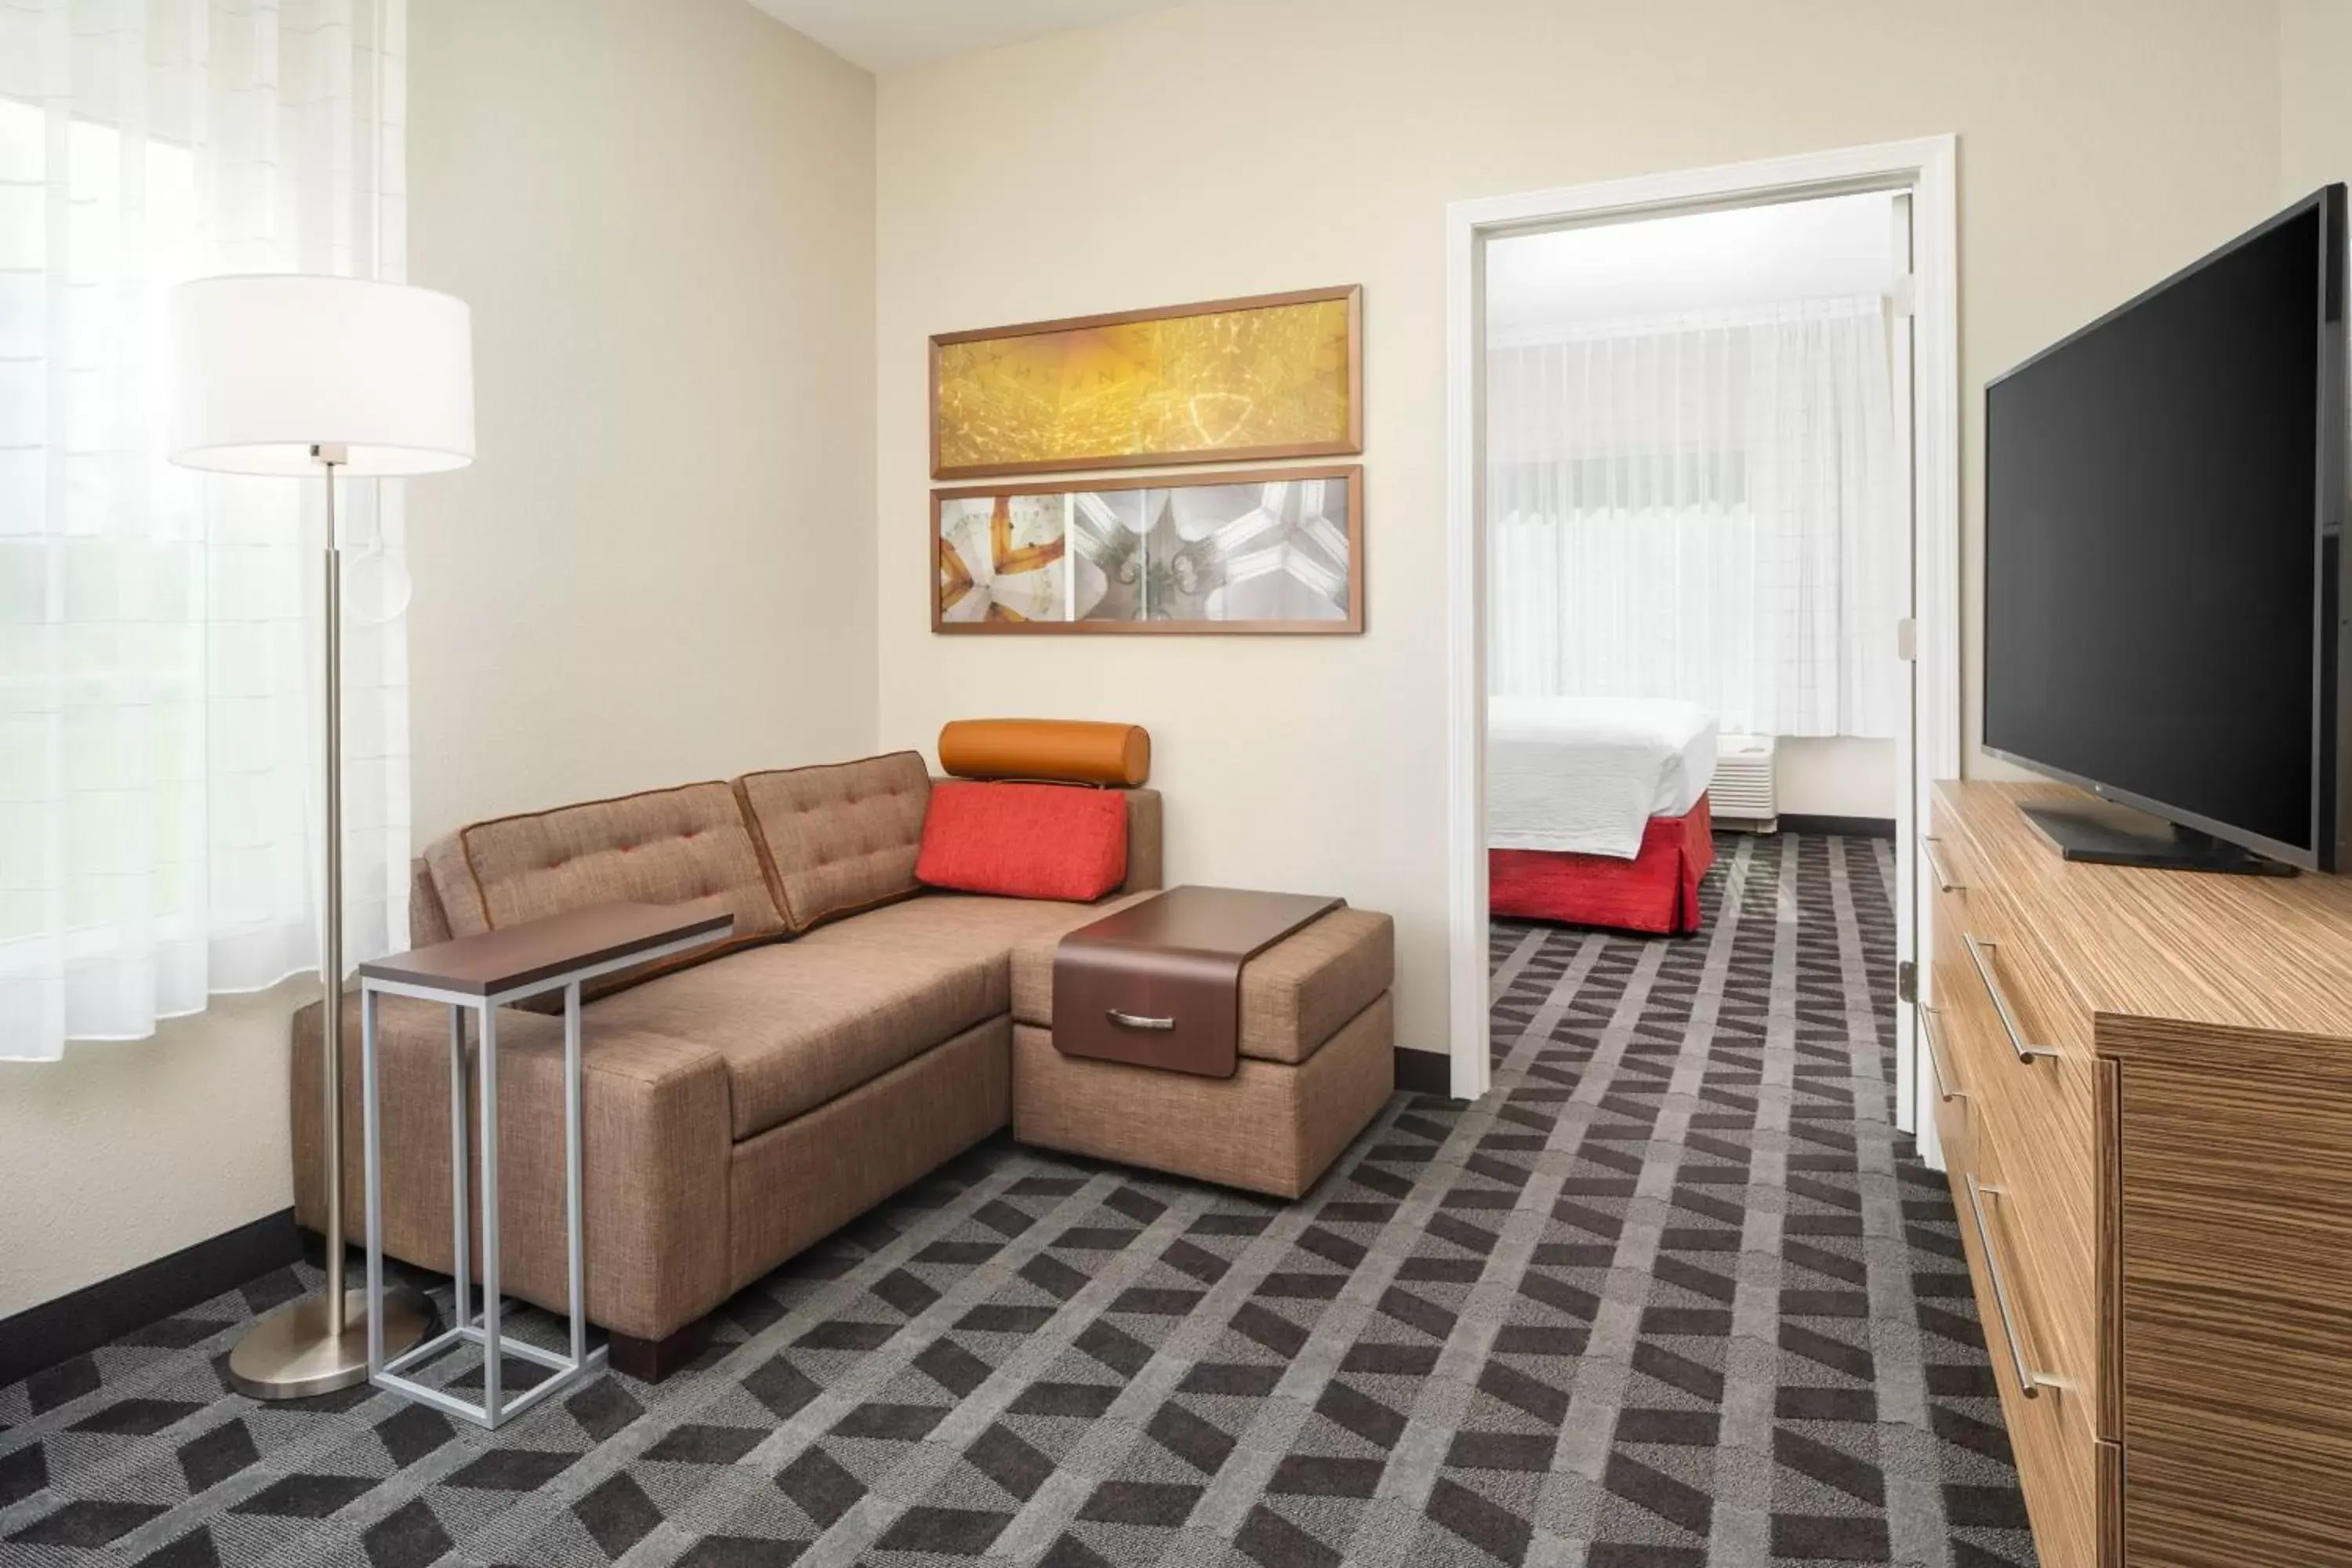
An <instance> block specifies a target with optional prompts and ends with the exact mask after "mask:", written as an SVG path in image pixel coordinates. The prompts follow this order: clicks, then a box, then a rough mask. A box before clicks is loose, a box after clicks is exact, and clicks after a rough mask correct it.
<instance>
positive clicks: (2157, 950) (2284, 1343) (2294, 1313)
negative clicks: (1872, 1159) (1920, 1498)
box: [1921, 784, 2352, 1568]
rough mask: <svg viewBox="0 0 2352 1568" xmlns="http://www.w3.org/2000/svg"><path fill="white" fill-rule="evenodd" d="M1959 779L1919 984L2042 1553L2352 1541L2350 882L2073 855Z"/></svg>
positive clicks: (2013, 789)
mask: <svg viewBox="0 0 2352 1568" xmlns="http://www.w3.org/2000/svg"><path fill="white" fill-rule="evenodd" d="M2082 798H2083V797H2082V796H2080V795H2078V794H2076V792H2074V791H2071V790H2066V789H2063V788H2061V787H2060V786H2056V785H2013V784H1946V785H1943V786H1941V787H1940V788H1939V791H1938V794H1937V803H1936V809H1935V812H1934V814H1933V818H1932V821H1931V824H1930V828H1929V832H1928V834H1927V836H1926V837H1927V840H1928V841H1927V842H1926V843H1923V844H1922V846H1921V854H1922V858H1923V859H1924V860H1925V862H1926V865H1925V873H1926V874H1925V878H1924V880H1923V884H1922V885H1923V888H1924V889H1926V897H1927V899H1929V900H1931V903H1930V911H1931V913H1930V923H1931V925H1932V928H1933V939H1932V940H1933V948H1932V952H1931V954H1930V959H1929V963H1930V973H1929V976H1928V984H1927V995H1926V997H1925V998H1924V1001H1923V1006H1922V1010H1921V1024H1922V1034H1923V1037H1924V1038H1925V1041H1926V1045H1927V1050H1928V1053H1929V1070H1930V1072H1931V1073H1932V1075H1933V1081H1934V1083H1935V1085H1936V1086H1937V1090H1938V1095H1937V1100H1936V1102H1935V1103H1936V1115H1937V1127H1938V1131H1940V1132H1941V1133H1942V1134H1943V1144H1944V1149H1945V1157H1946V1163H1947V1166H1948V1173H1949V1176H1950V1180H1951V1186H1952V1194H1953V1202H1954V1205H1955V1206H1956V1207H1957V1208H1958V1211H1959V1217H1960V1228H1961V1232H1962V1237H1963V1245H1964V1247H1965V1248H1966V1250H1967V1253H1968V1258H1969V1274H1970V1278H1971V1280H1972V1283H1973V1285H1974V1287H1975V1291H1976V1296H1977V1305H1978V1312H1979V1318H1980V1319H1981V1320H1982V1321H1983V1324H1984V1331H1985V1338H1986V1343H1987V1346H1988V1349H1989V1351H1990V1354H1991V1356H1992V1359H1993V1363H1994V1376H1995V1381H1996V1384H1997V1385H1998V1387H1999V1389H2000V1399H2001V1407H2002V1413H2003V1415H2004V1417H2005V1418H2006V1420H2007V1422H2008V1425H2009V1430H2010V1440H2011V1447H2012V1449H2013V1451H2014V1452H2015V1454H2016V1458H2017V1464H2018V1469H2019V1475H2020V1479H2021V1483H2022V1485H2023V1488H2024V1490H2025V1494H2026V1500H2027V1508H2028V1510H2029V1513H2030V1515H2031V1518H2032V1526H2033V1531H2034V1536H2035V1541H2036V1543H2037V1546H2038V1548H2039V1550H2040V1552H2041V1556H2042V1562H2043V1563H2048V1564H2053V1565H2057V1568H2075V1565H2081V1568H2290V1565H2292V1568H2352V885H2347V882H2346V881H2345V880H2344V879H2338V878H2334V877H2316V876H2306V877H2302V878H2296V879H2253V878H2232V877H2221V876H2212V875H2200V874H2196V873H2186V872H2168V871H2155V870H2143V869H2135V868H2115V867H2098V866H2084V865H2074V864H2069V863H2067V862H2065V861H2063V860H2062V859H2061V858H2059V856H2058V854H2057V852H2056V850H2055V849H2054V848H2053V847H2051V846H2050V845H2049V844H2048V843H2046V842H2045V841H2044V840H2043V839H2042V837H2040V835H2039V834H2038V833H2037V832H2036V831H2035V830H2034V828H2033V827H2032V824H2031V822H2030V821H2029V820H2028V819H2027V818H2026V817H2025V816H2023V815H2022V813H2021V811H2020V810H2019V807H2020V806H2021V805H2024V804H2028V803H2031V802H2033V801H2036V800H2056V799H2066V800H2070V801H2076V802H2079V801H2080V800H2082Z"/></svg>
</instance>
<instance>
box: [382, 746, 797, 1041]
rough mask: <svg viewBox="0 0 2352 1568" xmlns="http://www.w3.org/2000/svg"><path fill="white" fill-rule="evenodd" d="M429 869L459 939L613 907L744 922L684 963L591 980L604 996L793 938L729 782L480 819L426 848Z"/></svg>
mask: <svg viewBox="0 0 2352 1568" xmlns="http://www.w3.org/2000/svg"><path fill="white" fill-rule="evenodd" d="M425 865H426V867H427V868H429V870H430V871H431V873H432V877H433V889H434V891H435V892H436V893H437V894H439V895H440V900H441V908H442V910H443V911H444V913H445V915H446V920H447V922H448V929H449V931H450V934H451V935H453V936H472V935H474V934H476V933H477V932H479V931H494V930H498V929H500V928H502V927H506V926H511V925H519V924H520V923H521V922H523V921H532V920H538V919H541V917H543V916H546V915H553V914H562V912H563V911H565V910H576V909H583V908H585V907H587V906H589V905H592V904H602V903H609V902H612V901H613V900H616V899H625V900H634V901H635V902H638V903H646V904H689V903H702V902H709V903H710V904H712V905H714V906H716V907H719V908H724V909H725V910H728V911H729V912H730V913H731V914H732V915H733V916H734V917H735V934H734V936H733V938H732V939H731V940H730V941H729V942H723V943H719V944H717V945H714V946H713V947H710V948H707V949H699V950H697V951H696V952H693V953H690V954H687V955H684V957H683V959H682V960H667V961H661V962H659V963H655V964H649V965H646V966H644V967H642V968H639V969H632V970H625V971H623V972H622V973H619V974H616V975H612V976H609V977H607V978H606V979H604V980H602V981H599V982H596V983H595V984H593V985H592V986H591V987H590V993H591V994H596V995H602V994H605V993H607V992H610V991H615V990H619V989H621V988H622V987H624V986H626V985H633V984H636V983H637V982H638V981H641V980H645V979H648V978H650V977H651V976H652V975H654V974H656V973H661V972H662V971H663V970H664V969H668V968H676V967H679V966H680V964H681V963H699V962H701V961H702V960H704V959H707V958H713V957H717V956H718V955H719V954H720V953H722V952H732V951H733V950H735V949H737V948H740V947H747V946H750V945H751V944H752V943H755V942H767V941H772V940H773V939H774V938H776V937H778V936H780V935H782V933H783V930H784V922H783V918H782V915H780V914H779V913H778V912H777V910H776V903H775V900H774V899H773V898H772V896H771V895H770V893H769V891H768V882H767V879H766V877H765V876H763V875H762V874H761V868H760V855H759V851H758V850H757V849H756V848H754V847H753V846H752V843H751V831H750V829H749V828H748V827H747V826H745V824H744V821H743V813H742V810H741V808H740V807H739V806H738V805H736V801H735V793H734V791H733V790H731V789H730V788H729V787H728V786H727V785H726V784H686V785H683V786H681V787H679V788H677V789H660V790H647V791H646V793H644V794H643V795H624V796H622V797H621V798H620V799H618V800H600V801H592V802H589V803H588V804H586V805H565V806H558V807H556V808H555V809H554V810H552V811H541V812H532V813H530V814H528V815H526V816H502V817H499V818H497V819H495V820H493V821H489V822H478V823H475V824H474V825H473V826H470V827H461V828H459V829H458V830H457V832H455V833H453V834H451V835H449V836H448V837H446V838H443V839H440V840H439V841H437V842H436V843H435V844H433V845H431V846H429V847H427V848H426V849H425Z"/></svg>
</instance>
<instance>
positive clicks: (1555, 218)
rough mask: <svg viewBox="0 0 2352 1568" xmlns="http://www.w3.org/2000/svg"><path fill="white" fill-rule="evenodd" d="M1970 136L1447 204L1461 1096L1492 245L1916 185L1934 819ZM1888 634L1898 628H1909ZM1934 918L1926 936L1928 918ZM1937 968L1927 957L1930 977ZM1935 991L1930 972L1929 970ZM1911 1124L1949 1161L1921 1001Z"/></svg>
mask: <svg viewBox="0 0 2352 1568" xmlns="http://www.w3.org/2000/svg"><path fill="white" fill-rule="evenodd" d="M1956 152H1957V149H1956V143H1955V140H1954V138H1952V137H1950V136H1931V137H1924V138H1921V139H1919V140H1917V141H1911V142H1881V143H1879V144H1877V145H1875V146H1869V147H1848V148H1842V149H1839V150H1836V151H1833V152H1827V153H1804V154H1800V155H1798V156H1794V157H1787V158H1767V159H1762V160H1759V161H1758V162H1756V163H1729V164H1724V165H1721V166H1719V167H1716V168H1708V169H1689V170H1683V171H1679V172H1676V173H1674V174H1643V175H1638V176H1635V177H1633V178H1632V179H1623V180H1609V181H1604V182H1602V183H1601V184H1587V185H1571V186H1567V187H1563V188H1561V189H1558V190H1549V191H1531V192H1528V193H1526V194H1524V195H1510V196H1488V197H1484V198H1481V199H1479V200H1476V201H1465V202H1455V203H1453V204H1452V205H1449V206H1448V207H1447V208H1446V209H1445V263H1446V266H1445V271H1446V333H1445V336H1446V362H1445V363H1446V418H1445V466H1446V499H1445V532H1446V579H1447V581H1446V610H1447V616H1446V642H1447V660H1446V842H1447V867H1446V869H1447V899H1446V902H1447V911H1448V921H1447V927H1448V939H1449V942H1450V963H1449V966H1448V969H1449V973H1448V979H1449V982H1450V984H1449V991H1450V1009H1451V1022H1452V1028H1451V1031H1450V1038H1451V1042H1452V1047H1451V1056H1452V1059H1453V1083H1452V1089H1453V1092H1454V1096H1455V1097H1456V1098H1458V1099H1465V1100H1467V1099H1475V1098H1476V1097H1477V1096H1479V1095H1481V1094H1484V1093H1485V1092H1486V1088H1487V1083H1488V1079H1489V1076H1490V1068H1489V1065H1488V1060H1487V1039H1486V1008H1487V995H1486V987H1487V952H1486V925H1487V921H1486V474H1485V472H1484V471H1483V469H1484V465H1483V463H1482V462H1481V461H1480V458H1481V457H1482V455H1483V453H1484V451H1485V445H1486V444H1485V438H1484V437H1485V423H1486V343H1485V341H1484V326H1485V321H1486V299H1485V293H1486V242H1487V241H1488V240H1489V239H1492V238H1496V237H1503V236H1507V235H1512V234H1524V233H1529V232H1536V231H1540V230H1543V229H1549V228H1559V227H1563V226H1571V225H1575V224H1580V223H1609V222H1622V221H1624V220H1626V219H1630V218H1637V217H1657V216H1664V215H1666V214H1669V213H1675V212H1688V211H1696V210H1701V209H1705V208H1709V207H1725V206H1748V205H1755V204H1757V203H1759V202H1764V201H1782V200H1793V199H1798V198H1801V197H1806V196H1816V195H1841V194H1844V193H1848V192H1857V191H1869V190H1899V191H1907V192H1909V193H1910V195H1911V215H1912V310H1913V322H1912V325H1913V363H1914V367H1915V388H1916V395H1915V396H1914V398H1913V409H1912V417H1913V433H1914V435H1913V438H1914V444H1915V458H1914V462H1913V465H1912V484H1913V487H1914V489H1913V496H1912V501H1913V507H1912V513H1913V519H1914V521H1913V549H1912V552H1911V556H1912V566H1911V569H1912V615H1913V617H1914V618H1915V619H1916V623H1917V628H1916V631H1917V635H1916V660H1917V662H1916V670H1915V672H1914V673H1915V679H1916V692H1917V700H1916V704H1915V708H1914V711H1915V716H1916V718H1915V722H1916V731H1917V742H1916V743H1917V746H1918V752H1919V756H1918V764H1919V765H1918V766H1917V767H1916V768H1915V769H1913V770H1912V781H1913V785H1914V788H1915V790H1916V794H1914V795H1912V796H1911V797H1910V799H1909V801H1908V805H1909V807H1910V809H1909V810H1908V811H1906V812H1904V813H1902V814H1901V815H1902V816H1906V817H1907V818H1910V819H1912V820H1915V821H1916V822H1919V823H1925V822H1927V820H1928V816H1927V812H1928V805H1929V791H1930V790H1931V788H1932V787H1933V786H1932V781H1933V780H1936V779H1943V778H1956V777H1958V774H1959V768H1960V636H1959V633H1960V581H1959V579H1960V404H1959V375H1960V371H1959V363H1960V356H1959V288H1958V273H1959V264H1958V199H1957V195H1958V193H1957V191H1956V189H1955V186H1954V163H1955V159H1956ZM1888 635H1889V636H1890V637H1892V636H1893V635H1894V632H1893V628H1891V627H1890V628H1889V629H1888ZM1895 849H1896V852H1895V899H1896V908H1897V911H1898V921H1899V922H1900V924H1901V925H1902V927H1903V931H1902V935H1903V936H1904V937H1906V938H1909V939H1910V941H1909V942H1908V943H1907V944H1906V946H1907V950H1908V951H1911V952H1917V953H1926V952H1930V951H1932V947H1931V945H1930V939H1929V935H1928V933H1927V930H1926V927H1925V918H1926V916H1927V909H1926V908H1925V907H1924V906H1923V905H1922V903H1921V901H1920V900H1919V899H1918V897H1917V891H1916V889H1917V888H1918V885H1919V864H1918V858H1919V850H1918V847H1917V844H1916V834H1915V835H1914V836H1913V841H1912V842H1898V843H1897V845H1896V847H1895ZM1914 910H1916V912H1917V916H1918V925H1917V929H1916V931H1915V930H1914V929H1913V924H1914V922H1913V919H1912V915H1913V911H1914ZM1921 968H1922V970H1923V971H1924V970H1925V969H1926V968H1927V965H1926V964H1925V963H1922V964H1921ZM1921 978H1922V982H1923V984H1924V981H1925V976H1924V974H1923V975H1922V977H1921ZM1896 1019H1897V1023H1896V1029H1897V1034H1896V1054H1895V1061H1896V1084H1895V1121H1896V1122H1897V1124H1898V1125H1899V1126H1900V1127H1902V1128H1903V1129H1904V1130H1905V1131H1916V1132H1917V1133H1918V1134H1919V1136H1920V1137H1921V1139H1922V1140H1923V1148H1922V1152H1923V1153H1925V1154H1926V1155H1927V1157H1928V1158H1929V1159H1930V1160H1931V1161H1934V1160H1935V1158H1936V1154H1937V1151H1935V1150H1934V1149H1933V1148H1932V1147H1927V1144H1931V1143H1932V1141H1933V1139H1934V1136H1935V1118H1934V1116H1933V1115H1932V1114H1927V1115H1924V1116H1923V1115H1922V1114H1921V1110H1922V1106H1921V1104H1920V1093H1921V1090H1920V1081H1921V1080H1920V1075H1919V1073H1918V1071H1917V1069H1916V1059H1915V1058H1916V1048H1917V1047H1916V1019H1915V1017H1914V1016H1913V1010H1912V1009H1911V1008H1910V1007H1909V1006H1907V1005H1905V1006H1899V1007H1897V1009H1896Z"/></svg>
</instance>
